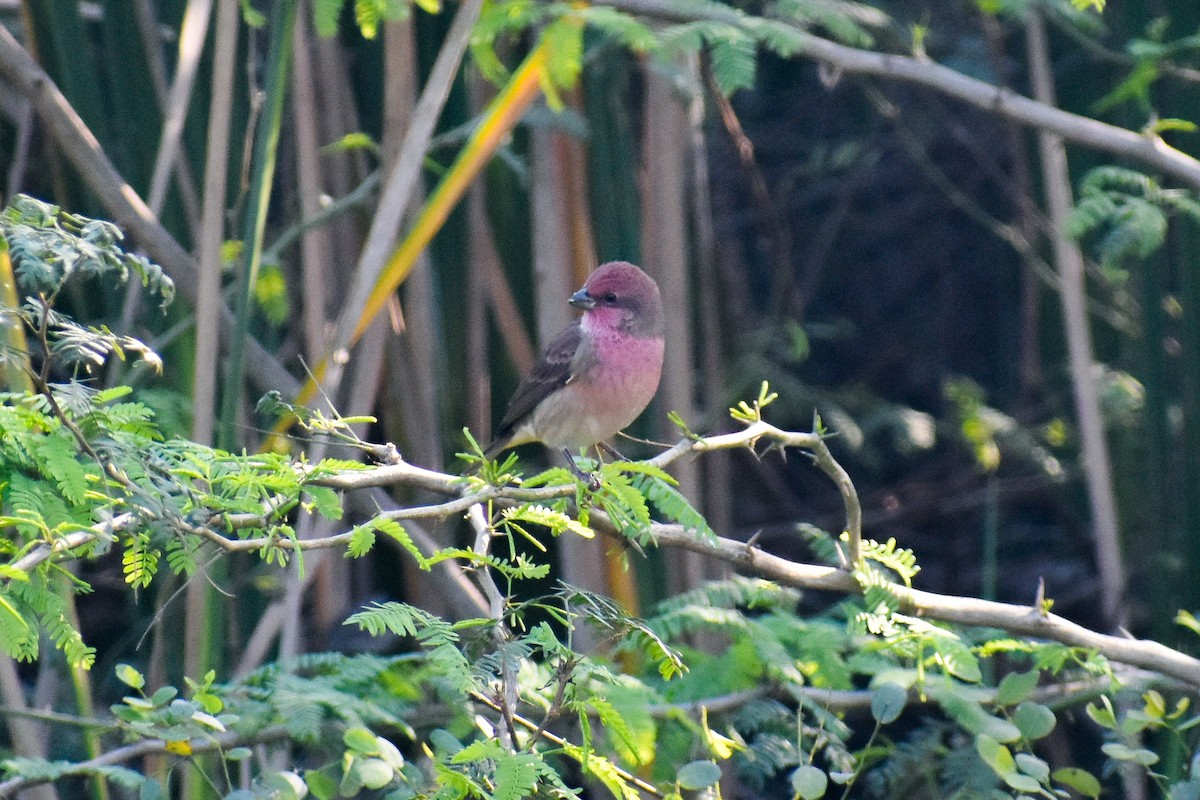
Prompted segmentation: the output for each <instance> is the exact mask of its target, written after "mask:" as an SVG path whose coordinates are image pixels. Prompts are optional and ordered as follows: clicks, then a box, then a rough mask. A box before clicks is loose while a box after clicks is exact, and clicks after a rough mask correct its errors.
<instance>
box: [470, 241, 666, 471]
mask: <svg viewBox="0 0 1200 800" xmlns="http://www.w3.org/2000/svg"><path fill="white" fill-rule="evenodd" d="M568 302H569V303H570V304H571V305H573V306H574V307H575V308H578V309H581V310H582V311H583V314H582V316H580V317H579V318H578V319H577V320H575V321H574V322H573V323H572V324H570V325H568V326H567V327H566V328H564V329H563V330H562V331H561V332H559V334H558V335H557V336H555V337H554V339H553V340H551V342H550V344H549V345H547V346H546V349H545V350H544V351H543V352H542V354H541V356H540V357H539V358H538V361H537V363H536V364H535V365H534V367H533V369H532V370H531V371H530V373H529V374H528V375H527V376H525V378H524V379H523V380H522V381H521V382H520V383H519V384H518V385H517V390H516V392H514V393H513V396H512V399H511V400H510V401H509V403H508V410H507V411H506V412H505V414H504V417H503V419H502V420H501V422H500V426H499V427H498V428H497V429H496V431H497V432H496V436H495V438H494V439H493V440H492V442H491V443H490V444H489V445H488V446H487V447H486V448H485V449H484V455H485V456H486V457H488V458H494V457H495V456H496V455H498V454H499V453H500V452H501V451H503V450H506V449H508V448H510V447H516V446H517V445H521V444H526V443H528V442H541V443H542V444H544V445H546V446H547V447H550V448H554V449H561V450H562V452H563V453H565V454H566V457H567V461H568V462H569V463H570V464H571V466H572V467H573V468H574V471H575V472H576V474H582V473H580V471H579V469H578V468H577V467H575V459H574V457H573V456H572V451H578V450H580V449H581V448H586V447H592V446H594V445H597V444H600V443H603V442H604V441H605V440H607V439H609V438H611V437H612V436H613V435H615V434H616V433H617V432H618V431H620V430H622V429H623V428H625V427H627V426H628V425H629V424H630V423H632V422H633V421H634V420H635V419H637V417H638V415H639V414H641V413H642V411H643V410H645V408H646V406H647V405H649V403H650V400H651V398H653V397H654V393H655V392H656V391H658V381H659V378H660V376H661V375H662V365H663V305H662V295H661V294H660V293H659V290H658V284H657V283H655V282H654V279H653V278H651V277H650V276H649V275H647V274H646V273H645V272H643V271H642V270H641V269H640V268H638V267H636V266H634V265H633V264H630V263H629V262H627V261H610V262H608V263H605V264H601V265H600V266H599V267H597V268H596V269H595V270H594V271H593V272H592V273H591V275H589V276H588V279H587V281H586V282H585V283H584V285H583V288H581V289H580V290H579V291H577V292H576V293H575V294H573V295H571V297H570V299H569V300H568Z"/></svg>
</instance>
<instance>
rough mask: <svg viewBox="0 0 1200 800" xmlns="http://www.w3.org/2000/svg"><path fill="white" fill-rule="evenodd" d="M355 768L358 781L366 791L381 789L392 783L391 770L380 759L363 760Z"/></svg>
mask: <svg viewBox="0 0 1200 800" xmlns="http://www.w3.org/2000/svg"><path fill="white" fill-rule="evenodd" d="M355 766H356V767H357V769H358V777H359V779H360V780H361V781H362V782H363V786H366V787H367V788H368V789H382V788H383V787H384V786H387V785H388V784H389V783H391V782H392V774H393V773H392V768H391V767H389V766H388V763H387V762H386V761H384V760H383V759H382V758H364V759H362V760H360V761H359V762H358V763H357V764H356V765H355Z"/></svg>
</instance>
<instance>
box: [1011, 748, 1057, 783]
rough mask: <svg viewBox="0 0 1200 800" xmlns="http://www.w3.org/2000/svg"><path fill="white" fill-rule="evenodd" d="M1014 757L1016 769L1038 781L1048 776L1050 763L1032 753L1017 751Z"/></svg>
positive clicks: (1042, 781) (1042, 780)
mask: <svg viewBox="0 0 1200 800" xmlns="http://www.w3.org/2000/svg"><path fill="white" fill-rule="evenodd" d="M1014 758H1015V759H1016V761H1017V769H1019V770H1021V772H1023V773H1025V774H1026V775H1028V776H1029V777H1031V778H1033V779H1034V780H1036V781H1038V782H1039V783H1044V782H1045V780H1046V779H1047V778H1049V777H1050V765H1049V764H1047V763H1046V762H1045V761H1043V760H1042V759H1040V758H1038V757H1037V756H1035V755H1034V754H1033V753H1017V754H1016V756H1014Z"/></svg>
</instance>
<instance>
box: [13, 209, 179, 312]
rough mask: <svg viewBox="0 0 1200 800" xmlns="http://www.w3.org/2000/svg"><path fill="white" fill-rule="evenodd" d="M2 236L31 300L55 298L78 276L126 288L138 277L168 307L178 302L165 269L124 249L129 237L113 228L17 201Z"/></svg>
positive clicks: (77, 215) (102, 223) (62, 212)
mask: <svg viewBox="0 0 1200 800" xmlns="http://www.w3.org/2000/svg"><path fill="white" fill-rule="evenodd" d="M0 236H3V237H4V239H6V240H7V241H8V246H9V253H10V255H11V257H12V261H13V268H14V269H15V270H16V274H17V280H18V282H19V283H20V286H21V288H22V289H23V290H25V291H26V292H28V293H29V294H31V295H41V296H44V297H53V296H55V295H57V294H58V292H59V290H61V289H62V287H63V285H64V284H65V283H66V281H67V280H68V279H70V278H71V277H73V276H76V275H78V276H81V277H103V278H105V279H113V278H116V279H118V280H120V281H122V282H124V281H127V280H128V279H129V277H130V274H131V273H132V274H133V275H134V276H135V277H136V278H137V279H138V280H140V281H141V282H142V285H143V286H145V287H146V288H148V289H150V290H151V291H152V292H154V293H155V294H157V295H159V297H160V298H161V299H162V303H163V305H164V306H166V305H167V304H169V303H170V302H171V301H172V300H173V299H174V297H175V284H174V283H173V282H172V281H171V279H170V278H168V277H167V276H166V275H165V274H163V271H162V268H161V267H159V266H157V265H155V264H152V263H150V262H149V261H147V260H146V259H145V258H143V257H142V256H139V255H136V254H133V253H128V252H126V251H125V250H123V249H121V247H120V242H121V240H122V239H123V238H124V234H122V233H121V231H120V229H119V228H117V226H115V225H113V224H112V223H111V222H105V221H103V220H95V219H88V218H87V217H84V216H81V215H79V214H72V213H70V212H67V211H65V210H63V209H62V208H60V207H58V206H56V205H52V204H50V203H44V202H42V201H41V200H37V199H35V198H33V197H29V196H27V195H17V196H16V197H15V198H13V200H12V202H11V203H9V205H8V207H7V208H5V209H4V210H3V212H0Z"/></svg>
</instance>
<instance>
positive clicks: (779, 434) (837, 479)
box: [13, 421, 1200, 687]
mask: <svg viewBox="0 0 1200 800" xmlns="http://www.w3.org/2000/svg"><path fill="white" fill-rule="evenodd" d="M763 439H766V440H768V441H770V442H771V443H772V444H774V445H777V446H780V447H791V448H800V449H804V450H808V451H809V452H810V453H812V454H813V458H814V463H816V465H817V467H818V468H819V469H821V470H822V471H824V472H825V474H826V475H828V476H829V477H830V479H831V480H833V481H834V483H835V484H837V486H838V488H839V491H840V492H841V493H842V499H843V503H844V505H845V507H846V531H847V532H848V534H849V535H850V539H851V542H852V547H856V546H857V545H856V544H854V542H855V537H856V536H857V535H858V534H860V533H861V508H860V507H859V505H858V498H857V495H856V494H855V491H854V486H853V484H852V483H851V482H850V478H849V476H848V475H847V474H846V472H845V470H844V469H842V467H841V465H840V464H838V463H837V461H836V460H835V459H834V458H833V456H832V454H830V453H829V450H828V448H827V447H826V446H825V443H824V440H823V439H822V437H821V436H820V435H818V434H816V433H797V432H793V431H785V430H782V429H780V428H776V427H775V426H774V425H771V424H769V423H767V422H762V421H758V422H755V423H752V424H750V425H748V426H747V427H746V428H744V429H743V430H741V431H736V432H734V433H726V434H720V435H716V436H710V437H706V438H698V439H683V440H681V441H680V442H678V443H677V444H676V445H674V446H673V447H671V448H669V449H668V450H666V451H664V452H662V453H660V454H659V455H658V456H657V457H655V458H653V459H651V460H650V462H649V463H651V464H654V465H656V466H659V467H665V466H667V465H669V464H671V463H672V462H674V461H676V460H678V459H680V458H683V457H684V456H685V455H689V454H692V453H705V452H709V451H713V450H722V449H729V448H737V447H751V448H753V446H754V445H755V444H756V443H758V442H759V441H762V440H763ZM297 469H301V470H311V469H312V467H310V466H304V465H298V466H297ZM312 483H313V484H319V485H322V486H329V487H331V488H339V489H347V488H368V487H378V486H383V485H393V486H396V485H404V486H410V487H417V488H423V489H427V490H432V491H435V492H438V493H441V494H445V495H454V496H455V497H454V499H452V500H449V501H447V502H446V503H441V504H436V505H430V506H418V507H415V508H408V509H398V510H396V511H387V512H384V513H385V514H387V515H388V516H392V517H398V516H400V515H403V514H405V513H407V514H409V515H421V516H428V517H442V518H445V517H449V516H451V515H454V514H458V513H461V512H462V510H463V509H464V506H465V507H468V508H469V507H470V506H471V505H474V504H476V503H480V502H486V501H487V500H492V501H494V502H496V503H497V504H499V505H502V506H515V505H519V504H521V503H526V502H544V501H546V500H551V499H554V498H559V497H566V496H571V495H573V494H574V493H575V491H576V489H575V487H574V486H570V485H568V486H548V487H544V488H539V489H524V488H521V487H519V486H517V487H512V486H505V487H498V486H486V485H485V486H483V487H482V488H477V489H472V488H471V484H470V483H469V482H468V481H466V480H464V479H463V478H462V477H461V476H455V475H448V474H445V473H440V472H435V471H433V470H427V469H424V468H422V467H417V466H414V465H412V464H407V463H404V462H401V463H398V464H388V465H385V466H380V467H375V468H372V469H367V470H355V471H353V472H347V473H343V474H338V475H328V476H321V477H320V478H315V479H313V480H312ZM134 519H135V518H134V517H133V515H122V516H121V517H117V518H114V520H112V521H110V522H106V523H102V524H101V525H97V526H93V527H92V528H91V529H88V530H84V531H78V532H76V533H72V534H70V535H69V536H67V537H63V538H62V539H59V540H56V542H55V543H54V544H53V545H45V546H39V547H38V548H35V549H34V550H33V551H31V552H29V553H27V554H26V555H24V556H22V557H21V559H19V560H18V561H16V562H14V563H13V566H19V567H20V568H21V569H23V570H25V571H28V570H29V569H32V568H34V567H36V566H37V565H38V564H40V563H41V562H42V561H45V560H46V559H47V558H49V557H50V556H51V555H53V554H55V553H59V552H65V551H67V550H70V549H71V548H72V547H78V546H80V545H83V544H86V543H88V542H91V541H92V540H94V539H96V538H97V537H99V536H104V535H111V533H112V532H113V531H115V530H118V529H121V528H123V527H127V526H128V525H129V524H131V523H132V522H133V521H134ZM229 519H234V520H235V521H236V522H237V523H238V524H239V525H241V526H250V527H253V526H255V525H256V524H262V523H263V522H264V520H263V519H261V518H258V517H255V516H254V515H237V516H236V518H234V517H233V516H231V517H229ZM227 522H228V520H227V519H226V518H224V517H216V518H213V519H212V520H210V521H209V525H208V526H194V530H190V531H189V532H193V533H196V534H198V535H202V536H204V537H205V538H206V539H208V540H209V541H211V542H213V543H214V544H216V545H217V546H219V547H221V548H223V549H225V550H229V551H244V550H256V549H261V548H262V547H265V546H268V545H270V546H275V547H280V548H285V549H287V548H290V549H314V548H321V547H335V546H339V545H341V544H343V543H344V542H346V541H347V540H348V538H349V533H348V532H346V533H339V534H335V535H334V536H328V537H324V538H319V539H307V540H303V541H293V540H290V539H286V538H274V537H269V536H268V537H258V538H256V539H244V540H243V539H229V538H227V537H225V536H223V535H221V534H220V533H218V532H217V530H216V529H218V528H220V527H221V526H223V525H225V524H226V523H227ZM591 522H592V527H594V528H596V529H597V530H601V531H603V532H605V533H607V534H609V535H612V536H619V534H618V533H617V531H616V528H615V526H613V525H612V524H611V522H610V521H609V520H608V518H607V517H606V516H605V515H604V513H603V512H601V511H600V510H598V509H592V510H591ZM650 532H651V534H652V535H653V538H654V540H655V541H656V542H657V543H658V544H659V545H660V546H665V547H679V548H683V549H685V550H690V551H692V552H696V553H700V554H702V555H706V556H710V557H712V558H716V559H719V560H721V561H725V562H727V563H729V564H731V565H733V566H735V567H738V568H739V569H742V570H744V571H747V572H753V573H757V574H759V575H762V576H764V577H767V578H771V579H773V580H777V581H779V582H780V583H783V584H786V585H788V586H795V587H800V588H806V589H821V590H825V591H832V592H838V593H841V594H859V593H860V588H859V585H858V583H857V582H856V581H855V580H854V578H853V576H852V575H851V574H850V573H849V572H847V571H846V570H844V569H839V568H837V567H830V566H823V565H818V564H805V563H800V562H794V561H789V560H787V559H784V558H780V557H779V556H774V555H771V554H769V553H766V552H763V551H762V550H759V549H757V548H756V547H754V546H753V545H750V544H747V543H745V542H739V541H736V540H733V539H728V538H725V537H717V539H716V540H715V541H712V542H710V541H706V540H702V539H700V538H698V537H697V536H696V535H695V533H694V532H692V531H688V530H686V529H684V528H683V527H682V526H680V525H669V524H661V523H656V524H654V525H653V526H652V527H651V531H650ZM852 552H854V551H853V550H852ZM850 563H856V562H855V560H853V559H852V560H851V562H850ZM894 590H895V591H896V593H897V594H898V595H899V596H900V598H901V600H902V603H903V606H904V610H905V612H906V613H909V614H916V615H919V616H925V617H929V618H931V619H937V620H941V621H943V622H952V623H957V624H961V625H970V626H977V627H994V628H1003V629H1004V630H1007V631H1009V632H1011V633H1013V634H1017V635H1024V636H1032V637H1036V638H1042V639H1048V640H1053V641H1057V642H1061V643H1063V644H1066V645H1069V646H1073V647H1083V648H1089V649H1093V650H1096V651H1097V652H1099V653H1101V654H1102V655H1104V656H1105V657H1107V658H1108V659H1110V660H1112V661H1116V662H1120V663H1122V664H1128V665H1130V666H1135V667H1140V668H1142V669H1148V670H1153V671H1155V672H1159V673H1162V674H1163V675H1167V676H1170V677H1173V678H1177V679H1179V680H1181V681H1183V682H1185V683H1187V684H1189V685H1192V686H1197V687H1200V659H1196V658H1192V657H1191V656H1188V655H1185V654H1184V653H1181V652H1179V651H1178V650H1174V649H1172V648H1170V647H1167V646H1166V645H1163V644H1160V643H1159V642H1155V641H1150V640H1145V639H1134V638H1126V637H1121V636H1110V635H1106V634H1102V633H1097V632H1095V631H1092V630H1089V629H1088V628H1085V627H1083V626H1082V625H1077V624H1075V623H1073V622H1070V621H1069V620H1066V619H1064V618H1063V617H1060V616H1058V615H1056V614H1050V613H1048V612H1046V611H1044V610H1043V609H1042V608H1041V607H1040V604H1037V605H1030V606H1019V605H1013V604H1009V603H999V602H994V601H989V600H979V599H976V598H972V597H960V596H957V595H946V594H938V593H936V592H926V591H921V590H919V589H908V588H905V587H903V586H896V587H894Z"/></svg>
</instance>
